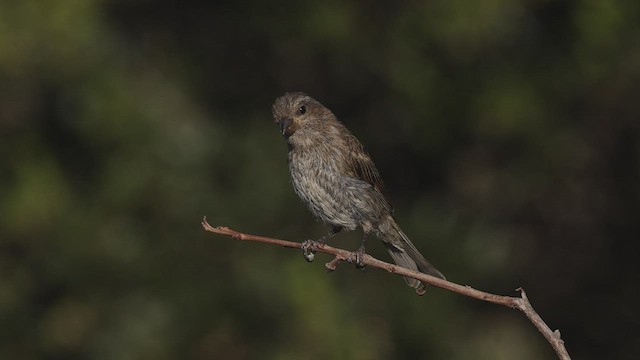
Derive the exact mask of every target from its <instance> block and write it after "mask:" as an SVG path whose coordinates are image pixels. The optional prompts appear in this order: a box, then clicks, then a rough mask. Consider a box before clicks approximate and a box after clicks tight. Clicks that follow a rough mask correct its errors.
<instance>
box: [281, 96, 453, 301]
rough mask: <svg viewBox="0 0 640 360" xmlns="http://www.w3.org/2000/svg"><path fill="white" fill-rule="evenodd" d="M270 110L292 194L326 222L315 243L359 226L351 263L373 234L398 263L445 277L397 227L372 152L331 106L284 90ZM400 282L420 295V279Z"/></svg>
mask: <svg viewBox="0 0 640 360" xmlns="http://www.w3.org/2000/svg"><path fill="white" fill-rule="evenodd" d="M272 114H273V121H274V122H275V123H276V124H277V125H278V126H279V128H280V132H281V134H282V136H283V137H284V138H285V139H286V142H287V147H288V164H289V174H290V176H291V183H292V185H293V189H294V191H295V193H296V194H297V195H298V197H300V199H301V200H302V202H303V203H305V204H306V205H307V207H308V208H309V210H310V211H311V213H312V214H313V215H314V216H315V217H316V218H318V219H320V220H321V221H322V222H324V223H326V224H328V225H329V226H330V230H329V232H328V233H327V234H326V235H325V236H323V237H322V238H320V239H319V240H318V241H319V242H321V243H325V242H326V241H327V240H329V239H330V238H332V237H333V236H334V235H336V234H337V233H339V232H340V231H341V230H343V229H344V230H350V231H352V230H356V229H361V230H362V232H363V237H362V242H361V245H360V247H359V248H358V250H356V251H355V252H354V254H355V256H356V261H355V263H356V266H359V267H363V266H364V264H363V263H362V258H363V256H364V254H365V244H366V241H367V239H368V238H369V237H370V236H371V235H373V236H375V237H376V238H378V239H380V240H381V241H382V243H383V244H384V245H385V247H386V248H387V250H388V251H389V254H390V255H391V258H392V259H393V260H394V262H395V263H396V264H397V265H399V266H402V267H404V268H407V269H410V270H414V271H418V272H421V273H425V274H429V275H431V276H435V277H438V278H441V279H445V277H444V275H442V273H441V272H440V271H438V270H437V269H436V268H435V267H434V266H433V265H431V264H430V263H429V262H428V261H427V260H426V259H425V258H424V256H422V254H421V253H420V252H419V251H418V249H417V248H416V247H415V245H414V244H413V243H412V242H411V240H409V237H408V236H407V235H406V234H405V233H404V232H403V231H402V229H401V228H400V226H399V225H398V223H397V222H396V220H395V218H394V210H393V207H392V205H391V201H390V199H389V196H388V194H387V191H386V190H385V186H384V183H383V181H382V178H381V177H380V173H379V172H378V169H377V168H376V166H375V164H374V163H373V160H372V159H371V156H370V155H369V154H368V153H367V152H366V151H365V149H364V146H363V145H362V143H360V141H358V139H357V138H356V137H355V136H354V135H353V134H352V133H351V132H350V131H349V130H348V129H347V127H346V126H345V125H344V124H343V123H341V122H340V121H339V120H338V119H337V117H336V116H335V115H334V114H333V112H331V110H329V109H328V108H327V107H325V106H324V105H322V104H321V103H320V102H319V101H317V100H315V99H314V98H312V97H311V96H309V95H307V94H306V93H304V92H287V93H285V94H284V95H282V96H280V97H278V98H277V99H276V100H275V102H274V104H273V107H272ZM303 249H304V247H303ZM305 257H306V256H305ZM307 260H308V261H311V260H313V257H310V258H309V257H307ZM405 281H406V282H407V284H408V285H409V286H410V287H412V288H414V289H415V290H416V292H417V293H418V294H423V293H424V289H425V287H426V284H424V283H423V282H421V281H419V280H416V279H413V278H409V277H405Z"/></svg>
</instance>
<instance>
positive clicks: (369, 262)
mask: <svg viewBox="0 0 640 360" xmlns="http://www.w3.org/2000/svg"><path fill="white" fill-rule="evenodd" d="M202 227H203V228H204V229H205V230H206V231H209V232H212V233H216V234H220V235H227V236H231V237H233V238H234V239H237V240H249V241H257V242H262V243H266V244H271V245H280V246H284V247H288V248H295V249H301V243H298V242H293V241H287V240H280V239H274V238H269V237H264V236H258V235H251V234H245V233H241V232H238V231H235V230H232V229H229V228H228V227H223V226H218V227H213V226H211V225H209V223H208V222H207V218H206V217H204V218H203V219H202ZM310 249H311V250H312V251H315V252H322V253H326V254H332V255H334V256H335V258H334V259H333V260H331V261H330V262H328V263H326V264H325V266H326V268H327V269H329V270H335V269H336V266H337V265H338V263H339V262H340V261H346V262H350V263H352V262H353V261H354V259H355V258H356V256H355V254H354V253H352V252H351V251H347V250H343V249H339V248H334V247H332V246H329V245H327V244H323V243H318V242H313V243H312V245H311V248H310ZM362 261H363V263H364V264H365V266H371V267H375V268H378V269H383V270H386V271H388V272H390V273H393V274H398V275H402V276H407V277H411V278H414V279H418V280H420V281H422V282H424V283H426V284H429V285H432V286H435V287H439V288H442V289H445V290H449V291H452V292H455V293H458V294H460V295H464V296H468V297H471V298H474V299H478V300H482V301H487V302H490V303H494V304H498V305H503V306H507V307H510V308H514V309H518V310H520V311H522V312H523V313H524V314H525V315H526V317H527V318H528V319H529V321H531V323H532V324H533V325H534V326H535V327H536V328H537V329H538V331H540V332H541V333H542V335H543V336H544V337H545V338H546V339H547V341H548V342H549V344H551V346H552V347H553V349H554V350H555V352H556V354H557V355H558V358H559V359H561V360H571V357H570V356H569V353H568V352H567V349H566V348H565V346H564V341H563V340H562V338H561V337H560V331H559V330H556V331H552V330H551V329H550V328H549V326H548V325H547V324H546V323H545V322H544V320H542V318H541V317H540V315H538V313H537V312H536V311H535V310H534V309H533V306H531V303H530V302H529V299H528V298H527V294H526V293H525V291H524V289H522V288H518V289H516V291H518V292H520V297H512V296H503V295H495V294H491V293H487V292H484V291H480V290H476V289H474V288H472V287H471V286H468V285H466V286H463V285H459V284H456V283H452V282H450V281H447V280H443V279H440V278H437V277H434V276H431V275H427V274H423V273H420V272H416V271H413V270H409V269H406V268H403V267H400V266H397V265H394V264H390V263H387V262H384V261H382V260H378V259H376V258H374V257H372V256H370V255H365V256H364V257H363V259H362Z"/></svg>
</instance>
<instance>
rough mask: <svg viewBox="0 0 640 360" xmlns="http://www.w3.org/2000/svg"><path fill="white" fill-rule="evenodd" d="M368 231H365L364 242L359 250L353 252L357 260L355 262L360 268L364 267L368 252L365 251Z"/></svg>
mask: <svg viewBox="0 0 640 360" xmlns="http://www.w3.org/2000/svg"><path fill="white" fill-rule="evenodd" d="M367 235H368V234H367V233H364V236H362V243H361V244H360V247H359V248H358V250H356V251H354V252H353V255H352V256H355V260H354V261H353V262H354V264H356V267H357V268H358V269H364V255H365V254H366V251H365V244H366V243H367ZM351 260H352V259H351V257H349V261H351Z"/></svg>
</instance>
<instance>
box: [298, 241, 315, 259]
mask: <svg viewBox="0 0 640 360" xmlns="http://www.w3.org/2000/svg"><path fill="white" fill-rule="evenodd" d="M317 244H318V242H317V241H313V240H306V241H304V242H303V243H302V244H301V245H300V249H302V256H304V259H305V260H307V261H308V262H312V261H313V259H314V258H315V257H316V252H315V250H313V248H314V247H315V246H316V245H317Z"/></svg>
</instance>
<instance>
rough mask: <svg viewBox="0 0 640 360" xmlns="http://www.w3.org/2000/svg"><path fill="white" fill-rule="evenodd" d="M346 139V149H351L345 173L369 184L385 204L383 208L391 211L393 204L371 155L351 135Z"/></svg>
mask: <svg viewBox="0 0 640 360" xmlns="http://www.w3.org/2000/svg"><path fill="white" fill-rule="evenodd" d="M347 139H348V140H347V141H348V142H350V144H349V145H350V146H348V147H347V148H348V149H352V151H351V154H350V156H348V157H347V159H348V160H347V161H348V162H349V164H348V166H347V169H346V172H347V173H346V175H348V176H351V177H354V178H356V179H358V180H361V181H364V182H366V183H368V184H370V185H371V186H373V189H374V191H375V194H376V195H377V196H379V199H380V200H381V201H382V202H383V203H384V204H385V208H386V209H387V210H388V211H389V212H390V213H393V206H392V205H391V200H390V199H389V196H388V194H387V191H386V189H385V187H384V182H383V181H382V178H381V177H380V174H379V173H378V169H376V165H375V164H374V163H373V160H371V157H370V156H369V154H367V152H366V151H365V150H364V147H363V146H362V144H361V143H360V142H359V141H358V139H356V138H355V137H354V136H353V135H351V136H348V137H347Z"/></svg>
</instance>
